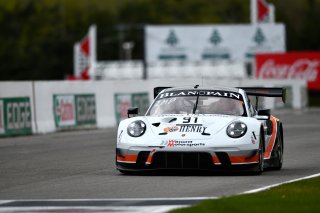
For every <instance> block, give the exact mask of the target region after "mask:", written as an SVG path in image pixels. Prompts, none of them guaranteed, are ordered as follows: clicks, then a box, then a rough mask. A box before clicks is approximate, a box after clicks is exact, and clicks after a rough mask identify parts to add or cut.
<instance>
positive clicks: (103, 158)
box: [0, 109, 320, 200]
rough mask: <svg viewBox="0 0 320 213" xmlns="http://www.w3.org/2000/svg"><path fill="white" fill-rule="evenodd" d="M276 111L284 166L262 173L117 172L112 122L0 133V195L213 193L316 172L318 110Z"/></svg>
mask: <svg viewBox="0 0 320 213" xmlns="http://www.w3.org/2000/svg"><path fill="white" fill-rule="evenodd" d="M275 114H276V115H277V116H278V117H279V118H280V119H282V121H283V123H284V138H285V140H284V141H285V152H284V167H283V170H281V171H266V172H264V173H263V174H262V175H261V176H249V175H234V174H233V175H226V174H217V175H208V174H206V175H196V174H194V175H190V174H189V175H188V174H187V175H186V174H174V175H152V176H146V175H143V176H128V175H122V174H120V173H119V172H118V171H117V170H116V169H115V165H114V163H115V143H116V129H115V128H114V129H100V130H90V131H73V132H60V133H54V134H47V135H36V136H23V137H12V138H2V139H0V200H8V199H104V198H110V199H111V198H112V199H116V198H181V197H217V196H223V195H232V194H237V193H241V192H244V191H247V190H251V189H255V188H259V187H262V186H266V185H270V184H275V183H279V182H283V181H287V180H291V179H295V178H300V177H304V176H308V175H312V174H316V173H319V172H320V164H319V159H320V131H319V129H320V110H319V109H311V110H305V111H282V112H277V113H275ZM142 200H143V199H142Z"/></svg>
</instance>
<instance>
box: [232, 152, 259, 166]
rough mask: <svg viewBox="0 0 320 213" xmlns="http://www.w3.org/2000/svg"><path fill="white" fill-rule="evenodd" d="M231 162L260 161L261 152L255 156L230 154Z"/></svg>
mask: <svg viewBox="0 0 320 213" xmlns="http://www.w3.org/2000/svg"><path fill="white" fill-rule="evenodd" d="M229 158H230V161H231V164H245V163H258V162H259V154H256V155H254V156H250V157H248V156H230V157H229Z"/></svg>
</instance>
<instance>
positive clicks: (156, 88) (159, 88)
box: [153, 87, 172, 99]
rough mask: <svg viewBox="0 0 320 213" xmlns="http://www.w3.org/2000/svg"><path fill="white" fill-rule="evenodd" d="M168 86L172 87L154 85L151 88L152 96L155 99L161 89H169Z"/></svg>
mask: <svg viewBox="0 0 320 213" xmlns="http://www.w3.org/2000/svg"><path fill="white" fill-rule="evenodd" d="M169 88H172V87H155V88H153V98H154V99H155V98H156V97H157V96H158V94H159V93H160V92H161V91H162V90H164V89H169Z"/></svg>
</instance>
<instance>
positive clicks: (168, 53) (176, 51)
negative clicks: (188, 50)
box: [158, 29, 187, 60]
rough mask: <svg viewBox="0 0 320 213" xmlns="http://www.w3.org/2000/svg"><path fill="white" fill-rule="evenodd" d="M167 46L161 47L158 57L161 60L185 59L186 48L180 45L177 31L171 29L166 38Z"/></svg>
mask: <svg viewBox="0 0 320 213" xmlns="http://www.w3.org/2000/svg"><path fill="white" fill-rule="evenodd" d="M164 43H165V44H166V47H164V48H162V49H161V53H160V54H159V56H158V58H159V59H160V60H172V59H174V60H185V59H187V55H186V54H185V48H183V47H181V46H180V45H179V43H180V41H179V38H178V36H177V34H176V32H175V30H173V29H171V30H170V31H169V33H168V36H167V38H166V39H165V40H164Z"/></svg>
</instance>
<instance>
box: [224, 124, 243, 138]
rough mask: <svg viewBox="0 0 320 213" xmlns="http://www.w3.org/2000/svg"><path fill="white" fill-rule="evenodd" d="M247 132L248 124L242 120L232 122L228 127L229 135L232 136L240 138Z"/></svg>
mask: <svg viewBox="0 0 320 213" xmlns="http://www.w3.org/2000/svg"><path fill="white" fill-rule="evenodd" d="M246 132H247V125H245V124H244V123H242V122H240V121H235V122H233V123H231V124H230V125H229V126H228V128H227V135H228V136H229V137H231V138H240V137H242V136H243V135H244V134H246Z"/></svg>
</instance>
